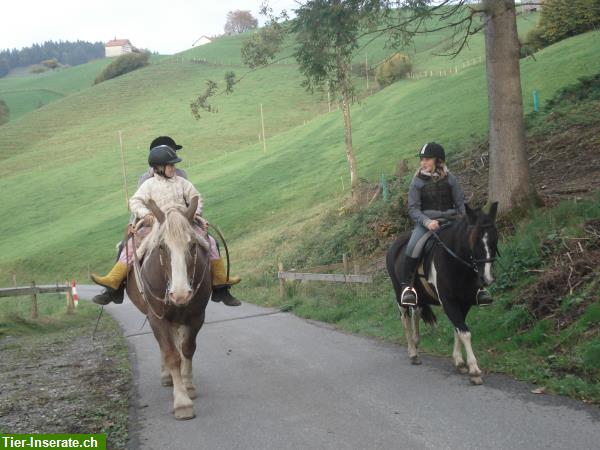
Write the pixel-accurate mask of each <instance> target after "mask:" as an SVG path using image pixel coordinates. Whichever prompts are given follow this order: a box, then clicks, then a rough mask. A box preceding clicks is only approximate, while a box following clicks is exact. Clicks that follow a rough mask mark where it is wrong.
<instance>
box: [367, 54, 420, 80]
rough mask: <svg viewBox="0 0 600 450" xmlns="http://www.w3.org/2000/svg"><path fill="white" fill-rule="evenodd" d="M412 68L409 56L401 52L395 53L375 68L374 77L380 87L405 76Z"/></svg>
mask: <svg viewBox="0 0 600 450" xmlns="http://www.w3.org/2000/svg"><path fill="white" fill-rule="evenodd" d="M411 70H412V63H411V62H410V58H409V57H408V56H407V55H405V54H403V53H396V54H395V55H393V56H392V57H391V58H390V59H388V60H387V61H386V62H384V63H383V64H381V65H380V66H379V67H378V68H377V72H376V74H375V77H376V79H377V83H379V85H380V86H381V87H385V86H388V85H390V84H392V83H393V82H394V81H397V80H399V79H401V78H404V77H406V75H407V74H408V73H410V71H411Z"/></svg>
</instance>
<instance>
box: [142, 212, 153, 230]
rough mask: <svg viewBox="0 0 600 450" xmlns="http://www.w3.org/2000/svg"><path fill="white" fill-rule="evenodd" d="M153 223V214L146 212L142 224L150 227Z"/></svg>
mask: <svg viewBox="0 0 600 450" xmlns="http://www.w3.org/2000/svg"><path fill="white" fill-rule="evenodd" d="M153 224H154V216H153V215H152V214H148V215H147V216H145V217H144V226H145V227H151V226H152V225H153Z"/></svg>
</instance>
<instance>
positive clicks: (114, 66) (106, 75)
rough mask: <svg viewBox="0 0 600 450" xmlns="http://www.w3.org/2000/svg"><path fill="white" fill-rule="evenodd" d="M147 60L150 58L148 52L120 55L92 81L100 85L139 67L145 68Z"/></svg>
mask: <svg viewBox="0 0 600 450" xmlns="http://www.w3.org/2000/svg"><path fill="white" fill-rule="evenodd" d="M148 58H150V53H148V52H143V53H126V54H125V55H121V56H119V57H118V58H117V59H115V60H114V61H113V62H111V63H110V64H109V65H108V66H106V67H105V68H104V70H103V71H102V72H100V75H98V76H97V77H96V79H95V80H94V84H98V83H102V82H103V81H106V80H110V79H111V78H116V77H118V76H120V75H123V74H125V73H128V72H132V71H134V70H136V69H139V68H140V67H144V66H147V65H148Z"/></svg>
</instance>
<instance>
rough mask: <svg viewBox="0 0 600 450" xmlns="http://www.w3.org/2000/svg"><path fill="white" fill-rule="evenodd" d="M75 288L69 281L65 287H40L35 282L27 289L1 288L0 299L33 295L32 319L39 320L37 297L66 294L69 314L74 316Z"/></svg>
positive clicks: (54, 285)
mask: <svg viewBox="0 0 600 450" xmlns="http://www.w3.org/2000/svg"><path fill="white" fill-rule="evenodd" d="M72 290H73V288H72V287H71V283H69V282H68V281H67V282H66V284H65V285H64V286H60V285H59V284H58V283H56V284H53V285H45V286H38V285H36V284H35V281H32V282H31V286H27V287H12V288H0V297H17V296H20V295H31V318H32V319H37V318H38V307H37V295H38V294H51V293H56V292H65V293H66V297H67V314H73V312H74V311H75V302H74V301H73V292H72Z"/></svg>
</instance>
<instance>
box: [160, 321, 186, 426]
mask: <svg viewBox="0 0 600 450" xmlns="http://www.w3.org/2000/svg"><path fill="white" fill-rule="evenodd" d="M151 325H152V324H151ZM177 328H178V327H177V326H170V325H163V326H157V327H154V326H153V330H154V335H155V336H156V339H157V340H158V343H159V345H160V351H161V354H162V355H164V365H165V368H166V369H167V370H168V371H169V373H170V375H171V379H172V380H173V412H174V414H175V418H176V419H179V420H182V419H192V418H193V417H194V416H195V413H194V403H193V402H192V399H190V397H189V395H188V393H187V390H186V388H185V385H184V383H183V378H182V376H181V354H180V352H179V349H178V345H177V337H178V332H177Z"/></svg>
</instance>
